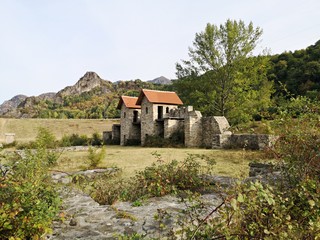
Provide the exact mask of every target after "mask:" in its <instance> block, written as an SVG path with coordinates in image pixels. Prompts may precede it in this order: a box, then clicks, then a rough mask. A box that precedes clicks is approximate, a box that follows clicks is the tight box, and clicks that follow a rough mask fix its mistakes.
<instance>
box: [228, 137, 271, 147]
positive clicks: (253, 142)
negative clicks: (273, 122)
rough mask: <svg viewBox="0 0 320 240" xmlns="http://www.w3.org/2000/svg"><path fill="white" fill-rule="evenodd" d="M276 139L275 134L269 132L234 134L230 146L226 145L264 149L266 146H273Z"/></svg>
mask: <svg viewBox="0 0 320 240" xmlns="http://www.w3.org/2000/svg"><path fill="white" fill-rule="evenodd" d="M275 140H276V137H275V136H273V135H268V134H232V135H231V136H230V140H229V143H228V144H229V146H228V145H226V146H225V147H230V148H245V149H251V150H263V149H264V148H266V147H271V146H272V144H273V143H274V142H275Z"/></svg>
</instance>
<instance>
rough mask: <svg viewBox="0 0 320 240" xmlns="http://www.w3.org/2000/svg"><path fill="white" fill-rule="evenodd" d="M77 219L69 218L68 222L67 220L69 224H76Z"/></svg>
mask: <svg viewBox="0 0 320 240" xmlns="http://www.w3.org/2000/svg"><path fill="white" fill-rule="evenodd" d="M77 224H78V223H77V220H75V219H74V218H71V220H70V222H69V225H70V226H77Z"/></svg>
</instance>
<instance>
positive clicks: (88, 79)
mask: <svg viewBox="0 0 320 240" xmlns="http://www.w3.org/2000/svg"><path fill="white" fill-rule="evenodd" d="M103 82H104V80H102V79H101V78H100V77H99V75H98V74H97V73H95V72H86V73H85V74H84V75H83V77H81V78H80V79H79V81H78V82H77V83H76V84H75V85H73V86H69V87H66V88H64V89H62V90H61V91H60V92H58V94H59V95H60V96H66V95H76V94H81V93H83V92H89V91H90V90H92V89H93V88H95V87H98V86H101V84H102V83H103Z"/></svg>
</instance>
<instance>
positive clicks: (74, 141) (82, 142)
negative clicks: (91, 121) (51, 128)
mask: <svg viewBox="0 0 320 240" xmlns="http://www.w3.org/2000/svg"><path fill="white" fill-rule="evenodd" d="M88 145H89V139H88V137H87V136H86V135H81V136H80V135H79V134H76V133H74V134H72V135H70V136H67V135H64V136H63V137H62V139H61V140H60V146H62V147H71V146H88Z"/></svg>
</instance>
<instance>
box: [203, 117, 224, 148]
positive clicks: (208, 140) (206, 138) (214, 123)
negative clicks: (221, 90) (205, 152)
mask: <svg viewBox="0 0 320 240" xmlns="http://www.w3.org/2000/svg"><path fill="white" fill-rule="evenodd" d="M229 127H230V125H229V123H228V121H227V119H226V118H225V117H218V116H211V117H203V118H202V145H203V146H204V147H206V148H211V147H212V143H213V141H216V140H217V139H216V138H214V136H215V135H216V134H223V133H224V132H226V131H227V130H228V128H229ZM220 139H221V140H222V138H219V143H220Z"/></svg>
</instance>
